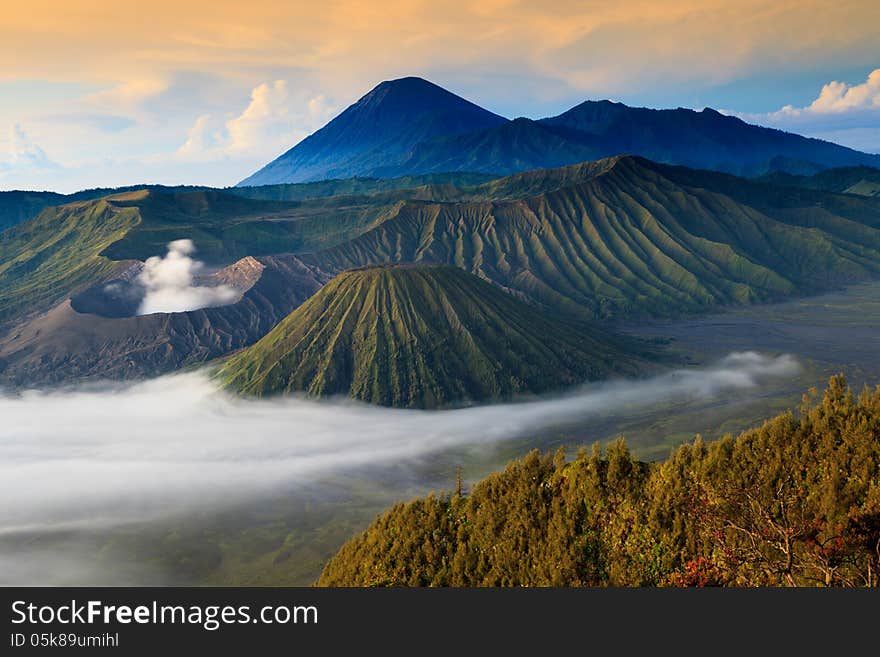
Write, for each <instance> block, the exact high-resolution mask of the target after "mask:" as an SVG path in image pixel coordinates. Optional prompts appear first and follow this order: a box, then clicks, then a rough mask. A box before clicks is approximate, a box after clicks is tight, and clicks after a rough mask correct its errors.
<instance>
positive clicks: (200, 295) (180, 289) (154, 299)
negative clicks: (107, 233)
mask: <svg viewBox="0 0 880 657" xmlns="http://www.w3.org/2000/svg"><path fill="white" fill-rule="evenodd" d="M193 252H195V245H194V244H193V242H192V240H175V241H173V242H169V243H168V254H167V255H166V256H165V257H164V258H162V257H160V256H153V257H151V258H147V260H146V262H144V268H143V271H141V273H140V274H139V275H138V278H137V281H138V283H139V284H140V285H142V286H143V287H144V290H145V292H144V298H143V300H142V301H141V304H140V306H139V308H138V314H139V315H149V314H151V313H176V312H184V311H187V310H197V309H199V308H207V307H209V306H222V305H224V304H228V303H232V302H233V301H235V299H236V297H237V296H238V293H237V292H236V291H235V290H234V289H233V288H232V287H230V286H228V285H217V286H213V287H210V286H204V285H196V284H195V280H196V276H197V275H198V274H199V272H201V271H202V270H203V268H204V263H202V262H200V261H198V260H194V259H193V258H191V257H190V255H191V254H192V253H193Z"/></svg>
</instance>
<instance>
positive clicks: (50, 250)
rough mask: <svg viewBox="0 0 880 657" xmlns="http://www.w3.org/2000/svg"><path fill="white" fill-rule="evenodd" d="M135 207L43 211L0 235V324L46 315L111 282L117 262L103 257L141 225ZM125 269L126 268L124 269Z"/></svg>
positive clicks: (94, 205)
mask: <svg viewBox="0 0 880 657" xmlns="http://www.w3.org/2000/svg"><path fill="white" fill-rule="evenodd" d="M140 220H141V219H140V215H139V213H138V211H137V209H136V208H132V207H118V206H116V205H114V204H113V203H112V202H109V201H107V200H103V199H102V200H100V201H93V202H88V203H74V204H70V205H66V206H61V207H57V208H47V209H46V210H44V211H43V212H42V213H41V214H40V215H39V216H37V217H35V218H34V219H31V220H30V221H26V222H24V223H22V224H19V225H18V226H15V227H13V228H11V229H9V230H7V231H4V232H3V239H2V240H0V324H2V323H3V322H4V321H6V320H8V319H10V318H16V317H22V316H25V315H27V314H31V313H35V312H39V311H41V310H45V309H47V308H49V307H50V306H52V305H54V304H56V303H58V302H59V301H61V300H63V299H64V298H66V297H68V296H70V295H71V294H73V293H75V292H76V291H78V290H81V289H83V288H84V287H86V286H88V285H91V284H93V283H95V282H96V281H98V280H101V279H102V278H106V277H109V276H110V275H111V274H112V273H113V272H114V271H117V270H118V269H119V268H120V266H121V263H118V262H113V261H112V260H111V259H109V258H106V257H103V256H102V255H100V254H101V252H102V251H103V250H104V249H105V248H107V247H108V246H110V245H111V244H113V243H114V242H116V241H117V240H119V239H121V238H122V237H123V236H124V235H125V234H126V233H127V232H128V231H130V230H131V229H132V228H134V227H135V226H137V225H138V223H140ZM122 266H124V265H122Z"/></svg>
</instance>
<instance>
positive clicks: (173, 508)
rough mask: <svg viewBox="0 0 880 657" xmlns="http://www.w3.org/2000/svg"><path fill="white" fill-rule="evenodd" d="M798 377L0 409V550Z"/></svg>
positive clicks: (42, 400)
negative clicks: (365, 398)
mask: <svg viewBox="0 0 880 657" xmlns="http://www.w3.org/2000/svg"><path fill="white" fill-rule="evenodd" d="M798 368H799V365H798V363H797V362H796V360H795V359H794V358H792V357H791V356H786V355H782V356H773V357H771V356H766V355H762V354H759V353H755V352H740V353H732V354H730V355H728V356H727V357H725V358H724V359H722V360H721V361H719V362H717V363H715V364H714V365H711V366H708V367H704V368H701V369H687V370H676V371H671V372H668V373H666V374H663V375H660V376H656V377H654V378H650V379H642V380H631V381H613V382H608V383H603V384H594V385H589V386H585V387H583V388H580V389H577V390H574V391H572V392H570V393H568V394H566V395H563V396H556V397H552V398H544V399H539V400H536V401H529V402H522V403H510V404H498V405H490V406H476V407H470V408H462V409H455V410H444V411H418V410H398V409H389V408H379V407H373V406H367V405H364V404H360V403H354V402H351V401H342V400H339V401H320V402H319V401H314V400H307V399H302V398H285V399H277V400H260V401H255V400H243V399H237V398H235V397H232V396H230V395H228V394H226V393H224V392H221V391H219V390H218V389H217V388H216V387H215V385H214V383H213V382H212V381H211V380H210V379H209V378H208V377H207V376H206V375H205V374H202V373H187V374H176V375H171V376H165V377H161V378H157V379H153V380H149V381H145V382H140V383H136V384H131V385H127V386H119V385H90V386H85V387H78V388H68V389H63V390H54V391H27V392H24V393H21V394H16V395H3V396H0V418H2V422H0V542H2V541H3V537H4V535H5V536H6V537H10V536H12V535H15V534H23V533H27V534H32V533H35V532H36V533H39V532H43V531H61V530H66V529H89V528H108V527H113V526H115V525H117V524H120V523H129V522H138V521H144V520H153V519H161V518H162V517H163V515H167V514H171V513H175V514H179V513H181V512H188V511H200V510H211V509H222V508H223V507H224V505H226V506H231V505H234V504H240V503H242V502H246V501H247V500H249V499H257V498H259V497H260V496H262V495H266V494H272V493H273V492H277V491H279V490H283V489H284V487H290V486H291V485H296V484H302V483H307V482H309V481H310V480H314V479H316V478H318V477H322V476H326V475H328V474H335V473H344V472H351V471H355V470H357V469H358V468H363V467H365V466H372V465H382V464H388V463H406V462H407V461H408V460H415V459H422V458H425V457H426V456H430V455H431V454H433V453H438V452H441V451H443V450H446V449H449V448H455V447H460V446H474V445H481V444H482V445H487V444H493V443H499V442H501V441H504V440H508V439H513V438H520V439H521V438H523V437H527V436H529V435H531V434H533V433H535V432H538V431H540V430H542V429H547V428H552V427H554V426H559V425H563V424H570V423H572V422H577V421H580V420H582V419H588V418H590V417H591V416H595V415H598V414H601V413H607V412H611V411H615V410H623V409H627V410H629V409H633V408H639V407H646V406H649V405H655V404H658V403H666V402H670V403H671V402H677V401H680V400H688V399H693V398H699V399H712V398H716V397H720V396H723V395H730V394H735V393H737V391H744V390H746V389H752V388H756V387H758V386H760V385H761V384H762V383H764V382H766V381H768V380H770V379H772V378H780V377H790V376H794V375H795V374H797V372H798Z"/></svg>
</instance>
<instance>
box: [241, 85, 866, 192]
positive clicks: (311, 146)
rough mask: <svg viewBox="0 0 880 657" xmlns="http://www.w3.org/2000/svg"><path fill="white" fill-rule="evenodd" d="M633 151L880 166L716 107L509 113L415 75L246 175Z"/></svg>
mask: <svg viewBox="0 0 880 657" xmlns="http://www.w3.org/2000/svg"><path fill="white" fill-rule="evenodd" d="M622 154H633V155H640V156H643V157H646V158H648V159H651V160H654V161H656V162H661V163H667V164H679V165H684V166H688V167H691V168H700V169H713V170H718V171H725V172H729V173H735V174H737V175H744V176H757V175H762V174H765V173H768V172H772V171H785V172H788V173H793V174H798V175H808V174H813V173H816V172H818V171H821V170H824V169H828V168H832V167H841V166H872V167H880V155H875V154H868V153H862V152H859V151H855V150H853V149H850V148H845V147H843V146H839V145H837V144H832V143H830V142H826V141H822V140H819V139H810V138H807V137H802V136H800V135H795V134H791V133H787V132H783V131H780V130H774V129H771V128H764V127H760V126H755V125H750V124H748V123H745V122H744V121H742V120H740V119H738V118H736V117H733V116H726V115H723V114H721V113H719V112H716V111H715V110H712V109H708V108H707V109H704V110H702V111H699V112H697V111H694V110H690V109H682V108H679V109H672V110H655V109H647V108H635V107H628V106H626V105H623V104H621V103H614V102H610V101H607V100H603V101H587V102H584V103H581V104H580V105H578V106H576V107H573V108H572V109H570V110H568V111H567V112H564V113H562V114H560V115H559V116H554V117H549V118H545V119H541V120H538V121H533V120H530V119H525V118H518V119H515V120H513V121H511V120H508V119H505V118H503V117H500V116H498V115H497V114H493V113H491V112H489V111H487V110H484V109H482V108H480V107H478V106H477V105H475V104H473V103H471V102H470V101H467V100H465V99H463V98H460V97H459V96H456V95H455V94H452V93H450V92H448V91H446V90H444V89H442V88H440V87H438V86H437V85H435V84H433V83H431V82H428V81H427V80H423V79H421V78H416V77H407V78H402V79H399V80H391V81H386V82H382V83H381V84H379V85H378V86H377V87H376V88H374V89H373V90H372V91H370V92H369V93H368V94H367V95H365V96H364V97H363V98H361V99H360V100H358V101H357V102H356V103H355V104H354V105H351V106H350V107H348V108H347V109H346V110H345V111H344V112H342V113H341V114H340V115H339V116H337V117H336V118H335V119H333V120H332V121H330V122H329V123H328V124H327V125H326V126H324V127H323V128H321V129H320V130H318V131H317V132H315V133H314V134H312V135H310V136H309V137H307V138H306V139H304V140H302V141H301V142H300V143H299V144H297V145H296V146H294V147H293V148H291V149H290V150H289V151H287V152H286V153H284V154H283V155H281V156H280V157H279V158H277V159H276V160H274V161H272V162H270V163H269V164H268V165H266V166H265V167H263V168H262V169H260V170H259V171H257V172H256V173H254V174H253V175H251V176H249V177H248V178H246V179H245V180H243V181H242V182H241V183H240V185H246V186H254V185H274V184H279V183H294V182H308V181H317V180H323V179H328V178H349V177H353V176H369V177H379V178H390V177H398V176H404V175H419V174H425V173H432V172H434V173H436V172H452V171H467V172H480V173H489V174H496V175H506V174H510V173H516V172H519V171H526V170H530V169H539V168H548V167H558V166H564V165H567V164H574V163H577V162H582V161H585V160H596V159H601V158H605V157H612V156H615V155H622Z"/></svg>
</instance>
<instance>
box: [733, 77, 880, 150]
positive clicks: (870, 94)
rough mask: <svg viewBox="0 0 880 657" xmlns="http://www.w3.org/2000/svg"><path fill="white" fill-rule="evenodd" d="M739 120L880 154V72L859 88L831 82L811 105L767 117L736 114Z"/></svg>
mask: <svg viewBox="0 0 880 657" xmlns="http://www.w3.org/2000/svg"><path fill="white" fill-rule="evenodd" d="M737 116H739V117H740V118H742V119H744V120H746V121H751V122H753V123H759V124H761V125H767V126H771V127H774V128H781V129H783V130H791V131H794V132H801V133H803V134H806V135H808V136H811V137H819V138H821V139H827V140H829V141H835V142H838V143H841V144H843V145H845V146H849V147H851V148H857V149H860V150H865V151H869V152H880V68H877V69H874V70H873V71H871V72H870V73H869V74H868V77H867V79H866V80H865V81H864V82H862V83H859V84H848V83H846V82H840V81H836V80H835V81H832V82H829V83H827V84H825V85H823V87H822V89H821V91H820V92H819V95H818V96H817V97H816V98H815V100H813V102H811V103H810V104H809V105H806V106H804V107H796V106H794V105H785V106H784V107H782V108H780V109H779V110H777V111H775V112H770V113H768V114H749V113H737Z"/></svg>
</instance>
